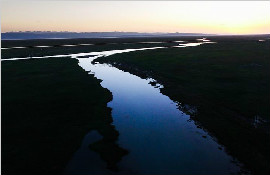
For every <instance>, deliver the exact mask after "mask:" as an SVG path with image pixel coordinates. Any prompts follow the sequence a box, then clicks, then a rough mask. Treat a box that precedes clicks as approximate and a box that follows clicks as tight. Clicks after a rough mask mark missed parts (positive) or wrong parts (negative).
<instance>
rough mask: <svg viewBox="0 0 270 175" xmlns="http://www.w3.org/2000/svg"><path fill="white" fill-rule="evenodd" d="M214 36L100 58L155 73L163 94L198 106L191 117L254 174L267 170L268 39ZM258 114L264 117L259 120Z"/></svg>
mask: <svg viewBox="0 0 270 175" xmlns="http://www.w3.org/2000/svg"><path fill="white" fill-rule="evenodd" d="M191 40H192V39H191ZM212 40H213V41H215V42H217V43H216V44H204V45H201V46H198V47H188V48H167V49H158V50H147V51H144V52H143V53H139V52H134V53H133V52H130V53H127V54H120V55H113V56H110V57H106V58H98V59H97V60H96V61H98V62H100V63H110V64H112V65H113V66H115V67H118V68H119V69H122V70H124V71H128V72H131V73H133V74H136V75H138V76H141V77H153V78H155V79H156V80H158V82H160V83H162V84H163V85H164V86H165V88H164V89H162V90H161V92H162V93H164V94H166V95H168V96H169V97H170V98H171V99H173V100H176V101H178V102H181V103H182V104H188V105H190V106H195V107H196V108H197V109H198V112H197V113H196V114H194V115H193V116H192V117H193V119H194V120H195V121H197V122H198V124H200V125H201V126H202V127H203V128H205V129H206V130H208V131H210V133H211V134H212V135H214V136H215V137H216V138H217V139H218V141H219V142H220V143H221V144H223V145H225V146H226V148H227V151H228V152H229V153H230V154H232V155H233V156H235V157H236V158H238V159H239V160H240V161H241V162H243V163H244V164H245V165H246V167H247V168H248V169H250V170H251V171H252V173H254V174H268V173H269V162H270V160H269V159H270V149H269V148H270V138H269V116H270V109H269V106H270V98H269V96H270V90H269V89H270V52H269V51H270V50H269V48H270V41H269V40H268V41H265V42H259V41H258V39H257V40H256V39H254V38H245V37H212ZM255 116H259V117H260V118H261V121H264V122H262V123H260V124H259V125H256V124H255V123H254V117H255ZM254 125H256V127H255V126H254Z"/></svg>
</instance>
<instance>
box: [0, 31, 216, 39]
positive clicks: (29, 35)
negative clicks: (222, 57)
mask: <svg viewBox="0 0 270 175" xmlns="http://www.w3.org/2000/svg"><path fill="white" fill-rule="evenodd" d="M212 35H213V34H202V33H138V32H81V33H77V32H40V31H35V32H6V33H1V39H2V40H16V39H54V38H58V39H70V38H127V37H169V36H212Z"/></svg>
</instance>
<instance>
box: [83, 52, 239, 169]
mask: <svg viewBox="0 0 270 175" xmlns="http://www.w3.org/2000/svg"><path fill="white" fill-rule="evenodd" d="M113 53H115V52H114V51H112V52H111V53H110V52H107V54H105V55H103V56H109V55H112V54H113ZM102 54H104V53H102ZM97 57H98V55H96V56H92V57H89V58H88V59H85V58H78V60H79V65H80V66H81V67H82V68H83V69H84V70H85V71H87V72H89V73H91V74H94V76H95V77H96V78H98V79H101V80H102V83H101V85H102V86H103V87H104V88H107V89H109V90H110V91H111V92H112V94H113V100H112V101H111V102H110V103H108V106H109V107H111V108H112V117H113V125H115V127H116V129H117V130H118V131H119V133H120V135H119V140H118V144H119V146H120V147H123V148H125V149H127V150H129V154H128V155H127V156H125V157H123V159H122V161H121V162H119V164H118V165H119V169H120V173H121V172H128V173H131V172H132V173H139V174H228V173H236V172H238V171H239V170H240V168H239V167H238V166H237V165H236V164H235V163H232V162H231V161H232V160H233V159H232V157H230V156H229V155H228V154H227V153H226V152H225V151H224V149H221V146H220V145H219V144H218V143H216V141H215V140H214V139H213V138H212V137H211V136H209V134H208V133H207V132H205V131H204V130H202V129H200V128H197V126H196V125H195V124H194V122H193V121H190V116H189V115H187V114H185V113H183V112H182V111H180V110H179V109H178V104H177V103H175V102H173V101H172V100H170V98H169V97H167V96H165V95H163V94H161V93H160V89H159V88H155V87H154V86H151V85H150V84H149V83H150V81H153V80H152V79H141V78H140V77H138V76H135V75H132V74H130V73H128V72H123V71H121V70H119V69H117V68H115V67H112V66H110V65H107V64H99V63H98V64H92V61H93V60H94V59H95V58H97ZM89 173H91V172H89Z"/></svg>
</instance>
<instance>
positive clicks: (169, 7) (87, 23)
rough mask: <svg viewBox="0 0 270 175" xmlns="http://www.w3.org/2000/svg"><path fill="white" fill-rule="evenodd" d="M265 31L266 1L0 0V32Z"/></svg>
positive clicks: (269, 10) (269, 23)
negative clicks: (1, 0)
mask: <svg viewBox="0 0 270 175" xmlns="http://www.w3.org/2000/svg"><path fill="white" fill-rule="evenodd" d="M37 30H38V31H71V32H108V31H125V32H181V33H182V32H183V33H212V34H262V33H268V34H269V33H270V2H269V1H259V2H255V1H247V2H244V1H239V2H234V1H224V2H222V1H220V2H214V1H205V2H195V1H191V2H184V1H182V2H181V1H170V2H165V1H137V2H135V1H130V2H129V1H101V2H97V1H38V2H35V1H3V2H1V32H10V31H37Z"/></svg>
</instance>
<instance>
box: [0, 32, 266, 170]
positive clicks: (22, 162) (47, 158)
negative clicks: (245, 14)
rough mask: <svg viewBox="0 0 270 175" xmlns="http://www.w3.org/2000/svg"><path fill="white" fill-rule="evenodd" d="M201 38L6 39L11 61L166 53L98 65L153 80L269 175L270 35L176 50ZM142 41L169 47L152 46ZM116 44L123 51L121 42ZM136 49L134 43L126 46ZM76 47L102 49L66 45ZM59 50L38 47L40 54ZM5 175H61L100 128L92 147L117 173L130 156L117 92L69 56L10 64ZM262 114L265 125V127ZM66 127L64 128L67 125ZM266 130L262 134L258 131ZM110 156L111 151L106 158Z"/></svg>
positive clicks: (5, 66)
mask: <svg viewBox="0 0 270 175" xmlns="http://www.w3.org/2000/svg"><path fill="white" fill-rule="evenodd" d="M197 38H198V37H163V38H118V39H115V38H114V39H71V40H18V41H14V40H13V41H7V40H5V41H2V47H27V48H26V49H7V50H2V55H1V57H2V58H5V59H8V58H12V57H26V56H44V55H46V56H47V55H55V54H57V55H59V54H70V53H79V52H92V51H104V50H114V49H127V48H142V47H156V46H166V47H168V48H166V49H158V50H147V51H142V52H134V53H132V52H131V53H125V54H119V55H114V56H110V57H106V58H99V59H98V60H97V61H99V62H104V63H110V64H113V65H114V66H115V67H118V68H119V69H122V70H125V71H129V72H131V73H133V74H136V75H138V76H141V77H153V78H155V79H157V80H158V82H160V83H162V84H163V85H164V86H165V88H164V89H162V90H161V91H162V93H164V94H166V95H168V96H169V97H170V98H171V99H173V100H175V101H178V102H181V103H182V104H188V105H190V106H195V107H196V108H197V113H196V114H194V115H192V118H193V119H194V120H195V121H196V122H197V123H198V125H199V126H198V127H203V128H204V129H206V130H208V131H209V132H210V133H211V134H212V135H214V136H215V137H216V138H217V139H218V141H219V142H220V143H221V144H223V145H225V147H226V149H227V151H228V152H229V153H230V154H232V155H233V156H234V157H236V158H238V159H239V160H240V161H241V162H243V163H244V164H245V165H246V167H247V168H248V169H250V170H251V171H252V173H253V174H269V171H270V170H269V162H270V160H269V157H270V150H269V148H270V140H269V138H270V137H269V112H270V111H269V104H270V99H269V95H270V94H269V93H270V91H269V85H270V84H269V83H270V81H269V80H270V77H269V76H270V74H269V73H270V63H269V61H270V60H269V59H270V55H269V53H270V52H269V48H270V47H269V46H270V43H269V40H268V41H265V42H259V41H258V40H259V39H265V38H269V35H268V36H266V35H262V36H227V37H217V36H212V37H208V38H209V39H211V40H212V41H215V42H217V43H216V44H204V45H201V46H198V47H188V48H172V47H171V46H175V45H177V43H174V42H173V41H177V40H184V41H192V42H195V39H197ZM139 42H165V43H160V44H158V43H156V44H153V43H152V44H142V43H139ZM115 43H116V44H115ZM126 43H129V44H126ZM66 44H74V45H76V44H93V45H91V46H82V45H80V46H75V47H64V46H62V45H66ZM42 45H43V46H44V45H47V46H53V47H48V48H35V47H33V46H42ZM1 71H2V82H1V83H2V169H3V172H2V173H6V174H12V173H21V172H27V174H31V173H38V174H41V173H42V172H43V173H44V174H46V173H47V174H48V173H52V172H58V173H60V172H61V171H62V170H63V168H64V166H65V165H66V163H67V161H68V160H69V159H70V157H71V156H72V154H73V153H74V151H76V150H77V148H78V146H79V145H80V141H81V140H82V138H83V136H84V135H85V134H86V133H87V132H88V131H90V130H94V129H95V130H98V131H99V133H101V135H102V136H103V137H104V139H103V140H101V141H99V142H96V143H95V144H93V145H91V149H93V150H94V151H96V152H98V153H99V154H100V155H101V157H102V158H103V160H105V161H106V162H107V165H108V167H109V168H110V169H113V170H117V166H116V163H117V162H118V161H119V160H120V159H121V157H122V156H124V155H125V154H127V153H128V152H127V151H126V150H124V149H122V148H120V147H119V146H118V145H117V144H115V141H116V140H117V137H118V132H117V131H116V130H115V129H114V127H113V126H112V125H111V122H112V118H111V115H110V109H109V108H107V106H106V104H107V102H108V101H110V100H111V98H112V96H111V94H110V93H109V92H108V91H107V90H105V89H103V88H102V87H100V84H99V81H98V80H96V79H95V78H94V77H93V76H91V75H87V74H86V73H85V72H84V71H83V70H82V69H80V68H79V67H78V65H77V62H76V60H72V59H69V58H57V59H53V58H50V59H42V60H24V61H10V62H9V61H7V62H2V67H1ZM255 116H259V118H261V119H262V120H261V121H264V122H262V123H257V125H255V123H254V118H255ZM60 126H61V127H60ZM255 126H256V127H255ZM104 150H106V151H104Z"/></svg>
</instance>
